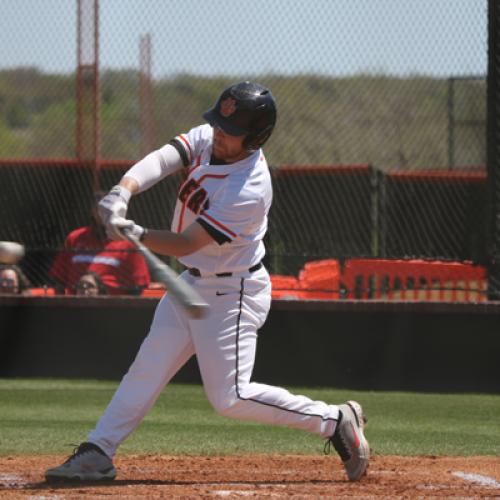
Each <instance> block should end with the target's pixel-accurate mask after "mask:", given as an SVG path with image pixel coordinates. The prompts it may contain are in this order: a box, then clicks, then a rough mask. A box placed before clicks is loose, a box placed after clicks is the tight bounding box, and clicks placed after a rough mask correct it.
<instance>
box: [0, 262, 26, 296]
mask: <svg viewBox="0 0 500 500" xmlns="http://www.w3.org/2000/svg"><path fill="white" fill-rule="evenodd" d="M30 287H31V283H30V282H29V280H28V278H26V276H25V275H24V273H23V272H22V271H21V268H19V267H18V266H17V265H15V264H0V294H2V295H4V294H22V295H29V288H30Z"/></svg>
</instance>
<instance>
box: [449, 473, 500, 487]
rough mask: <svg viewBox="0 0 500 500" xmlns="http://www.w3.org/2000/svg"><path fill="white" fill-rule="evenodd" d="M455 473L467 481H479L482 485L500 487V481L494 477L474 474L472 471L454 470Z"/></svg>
mask: <svg viewBox="0 0 500 500" xmlns="http://www.w3.org/2000/svg"><path fill="white" fill-rule="evenodd" d="M453 475H454V476H457V477H459V478H461V479H465V480H466V481H472V482H473V483H479V484H480V485H481V486H489V487H491V488H499V489H500V483H499V482H498V481H497V480H496V479H493V478H492V477H488V476H482V475H481V474H472V473H470V472H453Z"/></svg>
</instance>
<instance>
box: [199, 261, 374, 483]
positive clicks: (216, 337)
mask: <svg viewBox="0 0 500 500" xmlns="http://www.w3.org/2000/svg"><path fill="white" fill-rule="evenodd" d="M268 286H269V282H268V278H267V273H266V272H265V271H264V272H263V273H255V274H254V275H252V276H251V277H249V278H245V279H243V280H241V281H240V282H239V283H238V282H235V284H233V288H231V287H228V288H227V289H225V291H224V292H223V293H225V295H220V296H218V297H217V298H218V299H221V300H220V301H219V302H214V303H212V304H211V305H212V308H211V322H212V325H211V327H210V330H213V331H211V335H207V334H206V332H203V331H198V330H197V329H196V325H195V324H194V323H193V324H192V332H193V340H194V342H195V347H196V352H197V357H198V364H199V366H200V372H201V375H202V378H203V383H204V386H205V390H206V392H207V396H208V398H209V400H210V402H211V403H212V405H213V406H214V407H215V408H216V410H217V411H218V412H219V413H221V414H222V415H225V416H228V417H232V418H238V419H244V420H255V421H258V422H262V423H267V424H277V425H286V426H289V427H294V428H298V429H302V430H305V431H308V432H312V433H315V434H317V435H319V436H321V437H322V438H326V439H331V440H332V443H333V444H334V446H335V448H336V449H337V451H339V453H340V452H341V456H342V459H343V461H344V464H345V465H346V469H347V471H348V474H349V476H350V478H353V477H354V476H355V477H354V478H355V479H358V478H359V476H360V475H361V474H362V472H364V470H365V469H366V464H367V460H368V453H369V449H368V443H367V442H366V440H365V438H364V434H363V421H362V420H363V415H362V410H361V407H360V406H359V405H357V404H355V403H354V404H353V405H351V406H347V405H341V406H340V407H339V406H337V405H329V404H327V403H325V402H323V401H313V400H311V399H310V398H308V397H306V396H302V395H294V394H292V393H290V392H289V391H287V390H286V389H284V388H280V387H274V386H270V385H266V384H259V383H256V382H250V378H251V376H252V370H253V366H254V360H255V352H256V343H257V330H258V329H259V328H260V327H261V326H262V324H263V323H264V321H265V319H266V316H267V313H268V311H269V305H270V293H269V288H268ZM214 294H215V291H214ZM204 333H205V334H204ZM353 422H354V424H355V426H356V429H355V431H356V432H357V434H356V436H353V435H352V432H353V431H352V430H351V429H352V427H351V424H352V423H353ZM336 430H337V432H335V431H336ZM346 433H348V434H349V435H348V436H347V437H346V436H345V434H346ZM336 435H337V436H339V435H342V439H336V440H334V439H333V438H334V436H336ZM358 438H359V439H358ZM358 440H359V442H360V445H361V447H362V448H363V450H362V455H363V456H361V457H360V456H359V454H358V452H357V451H356V455H357V458H360V459H359V460H358V459H356V460H354V462H355V463H353V464H352V467H348V464H346V461H347V462H348V461H350V460H351V458H352V450H351V449H348V450H347V451H346V450H344V449H343V448H345V446H344V441H345V442H346V443H347V445H346V446H347V447H348V448H350V446H351V444H352V443H354V444H357V442H358ZM344 451H345V453H344ZM347 455H349V457H348V456H347ZM351 476H352V477H351Z"/></svg>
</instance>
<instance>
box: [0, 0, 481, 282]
mask: <svg viewBox="0 0 500 500" xmlns="http://www.w3.org/2000/svg"><path fill="white" fill-rule="evenodd" d="M487 17H488V12H487V0H441V1H439V2H436V1H435V0H421V1H419V2H412V1H410V0H374V1H372V2H365V1H362V0H315V1H314V2H303V1H301V0H273V1H272V2H269V1H268V0H254V1H253V2H244V1H242V0H211V1H210V2H200V1H199V0H184V1H182V2H176V1H173V0H169V1H165V0H148V1H147V2H140V1H138V0H100V1H99V2H97V1H96V0H75V1H72V0H44V1H43V2H40V1H36V0H3V2H2V16H1V17H0V45H1V46H2V47H3V49H4V50H2V52H1V53H0V146H1V147H0V175H2V172H3V173H4V182H2V184H3V185H4V186H5V185H6V184H5V183H6V182H7V181H8V182H9V185H8V186H7V190H3V191H4V193H3V194H1V195H0V203H2V204H3V205H4V206H6V210H7V211H6V213H8V220H6V222H5V223H4V225H3V228H2V229H1V230H0V237H1V239H7V240H11V239H19V240H21V241H23V242H24V243H25V244H26V245H27V248H28V250H29V251H30V252H32V254H31V255H32V259H31V260H30V259H29V255H28V260H27V261H26V262H27V264H26V266H27V267H28V269H27V271H28V274H30V276H31V277H32V279H33V280H34V281H36V282H43V280H44V279H45V274H44V269H45V267H46V265H48V264H44V262H49V261H50V257H51V254H52V253H53V252H55V251H56V250H57V249H58V248H60V247H61V246H62V245H63V237H62V236H61V235H63V234H65V233H66V232H67V231H69V230H71V229H73V228H74V226H75V225H76V224H81V223H83V222H84V221H85V220H86V219H87V218H88V210H89V205H90V200H91V199H92V191H93V190H95V188H96V179H97V184H98V185H99V187H101V188H103V189H107V188H109V187H110V185H111V182H115V181H116V179H117V178H119V175H121V173H123V171H124V169H125V168H126V167H125V165H129V164H131V163H132V162H134V161H135V160H137V159H139V158H141V157H142V156H143V155H144V154H145V153H146V152H148V151H149V150H151V149H154V148H157V147H160V146H161V145H163V144H165V143H166V142H168V141H169V140H170V139H171V138H172V137H173V136H174V135H176V134H178V133H179V132H184V131H187V130H189V129H190V128H191V127H193V126H196V125H198V124H200V123H201V122H202V119H201V114H202V112H203V111H205V110H206V109H207V108H209V107H210V106H211V105H212V104H213V103H214V101H215V99H216V98H217V96H218V94H219V93H220V91H221V90H222V89H223V88H224V87H225V86H227V85H229V84H231V83H234V82H236V81H240V80H243V79H251V80H256V81H258V82H260V83H262V84H264V85H266V86H268V87H269V88H270V89H271V90H272V92H273V94H274V96H275V98H276V100H277V104H278V113H279V116H278V124H277V127H276V130H275V133H274V134H273V137H272V138H271V140H270V141H269V143H268V144H266V147H265V152H266V157H267V159H268V162H269V164H270V166H271V168H272V170H273V172H274V180H275V194H276V199H275V208H274V209H273V212H272V216H271V226H270V227H271V231H270V234H269V236H268V252H269V263H268V264H269V265H270V266H271V271H273V270H275V271H279V272H283V273H297V272H298V270H299V269H300V268H301V266H302V265H303V264H304V262H306V261H308V260H313V259H319V258H341V259H345V258H349V257H355V256H364V257H392V258H405V257H415V256H416V257H420V258H441V259H457V260H473V261H475V262H482V261H483V260H484V259H485V258H486V257H485V252H486V250H485V230H486V229H485V228H484V224H482V223H481V220H482V217H483V215H484V210H485V206H484V199H485V198H484V196H482V191H481V190H484V189H486V177H484V178H482V177H481V175H483V174H484V171H485V165H486V144H485V137H486V70H487V23H488V18H487ZM47 159H51V161H52V162H53V160H54V159H57V161H58V162H61V161H62V162H63V164H64V162H65V161H67V162H69V163H67V164H65V165H66V166H65V167H64V168H60V165H59V167H56V166H54V165H55V164H54V163H50V162H45V163H44V161H45V160H47ZM73 161H77V162H89V165H90V166H89V167H88V168H89V169H90V170H89V171H91V170H92V169H94V172H93V173H92V174H89V171H86V170H85V168H83V167H82V168H80V169H75V168H74V166H72V164H71V162H73ZM36 162H38V164H37V165H38V166H34V165H35V164H36ZM40 162H41V163H40ZM106 162H107V163H106ZM113 162H115V164H113ZM120 162H121V163H120ZM56 163H57V162H56ZM117 165H118V166H117ZM120 165H122V167H120ZM294 165H295V166H297V165H299V166H303V167H304V166H305V167H307V166H309V167H310V166H316V167H317V166H321V167H322V168H326V167H329V166H331V167H332V168H331V169H330V170H328V168H326V170H321V172H320V171H318V170H317V169H316V170H315V171H314V172H315V174H312V172H313V170H314V169H313V170H310V173H311V175H309V176H307V174H304V172H303V171H302V170H300V172H301V173H300V174H297V175H295V174H293V175H292V174H290V175H284V174H283V175H281V174H279V173H278V172H279V171H280V169H283V168H288V167H290V166H294ZM353 166H354V168H351V167H353ZM120 168H121V170H120ZM96 169H99V173H98V176H97V178H96V172H95V170H96ZM76 170H78V172H79V173H78V174H76V173H75V172H76ZM63 171H64V172H65V174H64V176H66V177H64V179H62V177H61V175H62V174H61V172H63ZM421 172H424V173H426V174H422V175H424V177H419V175H420V173H421ZM433 172H438V173H439V175H441V177H440V176H439V175H437V176H436V177H434V178H433V179H431V177H429V175H431V174H432V173H433ZM398 173H406V174H410V173H411V174H412V175H413V174H414V177H408V178H406V179H405V180H406V182H404V183H402V182H400V180H399V178H397V182H396V177H394V175H395V174H398ZM444 173H447V174H446V175H447V176H448V177H443V176H442V174H444ZM464 173H473V175H474V176H476V177H473V182H471V179H470V178H469V177H467V175H465V176H464V175H463V174H464ZM294 175H295V176H294ZM453 175H457V176H458V177H457V178H456V179H455V178H454V177H453ZM477 175H479V178H478V177H477ZM430 179H431V180H430ZM450 179H454V180H450ZM478 179H479V180H478ZM68 183H73V186H72V187H71V188H68V187H67V186H68ZM54 186H60V187H59V188H57V189H56V188H55V187H54ZM478 186H479V187H478ZM175 189H176V188H175V186H174V185H172V186H171V187H168V189H167V188H165V189H163V190H157V191H153V192H152V194H151V195H150V198H151V200H150V201H151V203H150V204H149V205H148V203H146V202H145V201H144V200H143V201H141V202H140V206H143V207H144V210H145V211H146V212H144V213H143V214H142V215H143V217H144V218H146V219H147V220H148V222H151V223H152V224H156V226H158V227H167V226H168V221H167V220H166V219H167V217H166V214H169V213H170V212H171V205H172V203H173V200H174V199H175V195H176V194H175ZM7 191H8V192H7ZM73 191H75V192H76V193H81V199H80V200H79V202H78V203H75V202H74V201H73V199H72V198H71V196H70V195H69V193H70V192H73ZM40 192H45V193H48V194H46V195H42V196H40ZM160 192H161V194H160ZM165 193H167V194H165ZM75 196H77V194H75ZM165 196H167V197H169V198H170V201H172V203H170V202H168V203H167V201H165ZM70 198H71V199H70ZM40 200H42V201H40ZM45 205H46V206H45ZM151 205H154V206H160V207H161V212H162V215H161V217H160V216H159V215H158V216H157V217H156V218H155V217H154V216H152V215H150V212H149V211H147V210H148V209H147V208H146V207H147V206H149V207H150V211H152V209H151ZM27 207H28V208H27ZM314 207H315V208H314ZM318 207H321V210H319V211H318ZM34 212H36V213H37V217H38V218H35V217H33V213H34ZM61 212H65V213H66V215H65V216H64V217H61V218H60V219H59V218H58V217H57V214H58V213H61ZM137 212H138V213H137V216H138V217H140V216H141V213H142V212H140V210H139V209H137ZM48 213H50V214H51V215H50V220H48V219H47V217H45V215H44V214H48ZM26 214H30V215H29V216H30V217H33V218H32V219H31V220H30V224H29V227H30V229H29V231H27V230H26V227H27V226H26V224H25V223H24V224H23V222H22V218H23V217H26ZM436 214H439V217H436ZM437 221H438V222H437ZM315 224H316V225H317V226H318V227H317V228H316V229H315V228H314V225H315ZM451 225H454V228H453V230H450V231H443V227H448V228H449V227H451ZM471 228H472V233H471ZM49 233H50V234H49ZM44 252H45V253H47V255H46V256H45V257H44V259H45V260H44V259H42V261H43V262H42V261H41V260H40V256H41V254H42V253H44ZM44 266H45V267H44Z"/></svg>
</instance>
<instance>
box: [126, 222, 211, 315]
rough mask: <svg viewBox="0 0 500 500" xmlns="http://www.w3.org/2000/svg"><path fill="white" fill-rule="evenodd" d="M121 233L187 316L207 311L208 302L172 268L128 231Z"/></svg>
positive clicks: (202, 313) (203, 313)
mask: <svg viewBox="0 0 500 500" xmlns="http://www.w3.org/2000/svg"><path fill="white" fill-rule="evenodd" d="M122 233H123V235H124V236H125V237H126V238H127V240H128V241H130V242H131V243H132V244H134V245H135V246H136V248H137V249H138V250H139V251H140V252H141V253H142V255H143V256H144V258H145V259H146V262H147V264H148V266H149V268H150V269H151V271H152V272H153V273H154V275H155V276H157V277H158V280H159V281H161V282H162V283H164V284H165V286H166V287H167V290H168V293H170V294H171V295H172V296H173V297H174V298H175V299H176V300H177V302H179V303H180V304H181V306H182V307H183V308H184V309H185V310H186V312H187V313H188V314H189V316H191V317H192V318H195V319H199V318H202V317H203V316H205V315H206V314H207V313H208V309H209V306H208V304H207V303H206V302H205V301H204V300H203V299H202V297H201V296H200V295H199V293H198V292H197V291H196V290H195V289H194V288H193V287H191V286H190V285H189V284H188V283H186V282H185V281H184V280H182V279H179V275H178V274H177V273H176V272H175V271H174V270H173V269H171V268H170V267H169V266H167V264H165V263H164V262H163V261H162V260H161V259H159V258H158V257H157V256H156V255H155V254H154V253H153V252H152V251H151V250H149V248H147V247H146V246H144V245H143V244H142V243H141V242H140V241H139V240H138V239H137V238H136V237H135V236H133V235H132V234H130V232H128V231H127V230H126V229H125V230H123V231H122Z"/></svg>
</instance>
